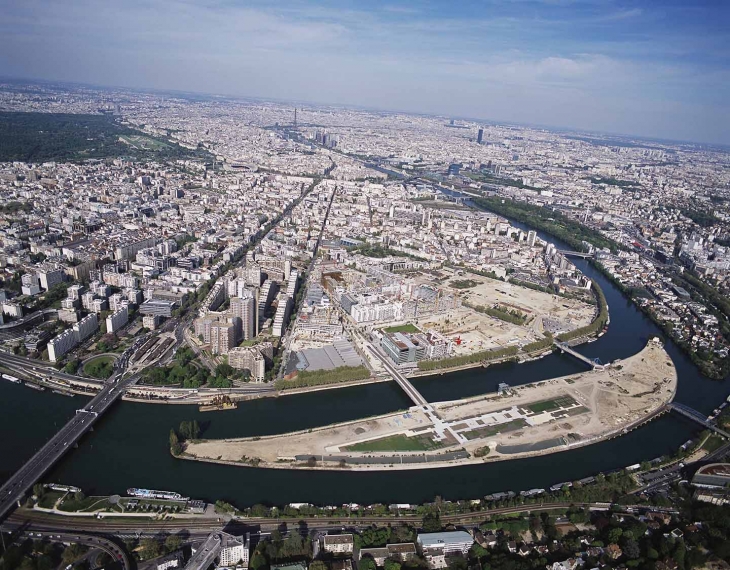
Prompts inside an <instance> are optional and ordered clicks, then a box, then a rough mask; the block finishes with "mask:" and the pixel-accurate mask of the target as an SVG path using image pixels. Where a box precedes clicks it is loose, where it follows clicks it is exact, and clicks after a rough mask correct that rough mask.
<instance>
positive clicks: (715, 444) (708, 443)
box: [702, 434, 725, 453]
mask: <svg viewBox="0 0 730 570" xmlns="http://www.w3.org/2000/svg"><path fill="white" fill-rule="evenodd" d="M723 443H725V441H724V440H723V439H722V438H721V437H720V436H719V435H716V434H712V435H711V436H710V437H708V438H707V439H706V440H705V443H704V444H703V445H702V449H704V450H705V451H707V453H712V452H713V451H717V450H718V449H719V448H720V447H722V445H723Z"/></svg>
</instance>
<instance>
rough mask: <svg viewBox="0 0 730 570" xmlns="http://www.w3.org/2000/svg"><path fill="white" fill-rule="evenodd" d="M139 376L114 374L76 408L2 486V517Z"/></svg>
mask: <svg viewBox="0 0 730 570" xmlns="http://www.w3.org/2000/svg"><path fill="white" fill-rule="evenodd" d="M136 380H137V377H135V376H130V377H129V378H126V379H124V380H120V379H119V376H116V375H115V376H112V378H110V379H109V381H107V382H106V384H104V386H103V388H102V389H101V390H100V391H99V393H98V394H96V396H94V397H93V398H92V399H91V400H90V401H89V402H88V403H87V404H86V405H85V406H84V407H83V408H81V409H79V410H76V415H75V416H74V417H73V418H71V420H70V421H69V422H68V423H67V424H66V425H64V426H63V427H62V428H61V429H60V430H59V431H58V432H57V433H56V434H55V435H54V436H53V437H52V438H51V439H50V440H49V441H48V442H47V443H46V444H45V445H44V446H43V447H41V448H40V450H38V451H37V452H36V453H35V455H33V457H31V458H30V459H29V460H28V461H27V462H26V463H25V465H23V466H22V467H21V468H20V469H19V470H18V471H17V472H16V473H15V474H14V475H13V476H12V477H10V479H8V480H7V481H6V482H5V484H4V485H3V486H2V487H0V520H2V519H3V518H4V517H5V516H6V515H7V514H8V512H9V511H10V510H12V509H13V507H14V506H15V503H16V502H19V501H21V500H22V499H23V498H24V497H25V495H26V493H27V492H28V490H29V489H30V488H31V487H32V486H33V484H34V483H36V482H37V481H38V480H39V479H40V478H41V477H42V476H43V475H44V473H46V471H48V470H49V469H50V468H51V466H52V465H53V464H55V463H56V462H57V461H58V460H59V459H60V458H61V457H63V455H65V454H66V452H67V451H68V450H69V449H70V448H72V447H73V446H74V444H75V443H76V442H77V441H78V440H79V439H80V438H81V436H82V435H84V433H86V431H88V430H89V429H90V428H91V426H93V425H94V423H95V422H96V420H97V419H98V418H99V416H100V415H101V414H103V413H104V412H105V411H106V410H107V409H108V408H109V406H111V404H112V403H113V402H115V401H116V400H117V398H119V397H120V396H121V395H122V394H123V393H124V392H125V391H126V390H127V388H128V387H129V386H130V385H132V384H134V382H135V381H136Z"/></svg>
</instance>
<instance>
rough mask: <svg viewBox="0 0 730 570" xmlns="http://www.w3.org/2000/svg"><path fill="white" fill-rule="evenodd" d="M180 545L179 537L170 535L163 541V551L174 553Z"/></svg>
mask: <svg viewBox="0 0 730 570" xmlns="http://www.w3.org/2000/svg"><path fill="white" fill-rule="evenodd" d="M181 544H182V541H181V540H180V537H179V536H178V535H176V534H171V535H170V536H168V537H167V538H166V539H165V551H166V552H175V551H176V550H179V549H180V545H181Z"/></svg>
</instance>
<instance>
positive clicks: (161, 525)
mask: <svg viewBox="0 0 730 570" xmlns="http://www.w3.org/2000/svg"><path fill="white" fill-rule="evenodd" d="M609 506H610V505H609V504H608V503H568V502H553V503H535V504H531V505H521V506H516V507H503V508H499V509H490V510H483V511H475V512H470V513H460V514H442V515H441V521H442V522H443V523H444V524H445V525H448V524H453V525H472V524H476V523H480V522H482V521H484V520H486V519H487V518H488V517H490V516H494V515H507V514H515V513H525V512H538V511H550V510H559V509H567V508H571V507H573V508H575V507H579V508H589V509H593V510H607V509H608V508H609ZM650 508H651V510H662V509H660V508H656V507H650ZM422 520H423V519H422V517H421V516H419V515H412V514H406V515H400V516H392V515H391V516H384V517H378V516H365V517H358V516H354V517H347V516H342V517H306V516H303V517H288V518H287V517H280V518H263V517H250V518H240V519H235V520H233V521H230V522H228V523H225V522H224V521H222V520H217V519H168V520H164V521H160V520H123V519H119V518H113V519H111V520H104V519H89V518H81V517H79V518H78V519H74V518H73V517H68V516H59V515H52V514H48V513H43V512H36V511H27V510H22V511H18V512H16V513H14V514H13V515H11V517H10V518H9V519H8V520H7V521H6V522H5V523H4V524H3V528H4V529H6V530H12V529H16V528H19V527H24V528H27V529H31V530H33V529H38V530H41V531H42V532H53V531H55V530H56V529H65V530H67V531H77V532H86V531H95V532H99V533H104V534H106V535H117V536H119V535H122V536H128V535H130V534H131V535H134V536H155V535H160V533H170V534H174V533H178V532H185V531H187V532H189V533H190V534H191V535H192V534H195V535H198V536H207V534H208V533H210V532H213V531H215V530H219V529H220V528H221V527H222V526H223V525H226V527H227V528H230V527H231V526H233V527H237V526H239V527H245V528H248V529H250V528H251V527H256V528H260V529H262V530H273V529H276V528H280V527H281V526H282V525H287V526H290V527H296V526H306V527H307V528H308V529H309V530H316V529H341V528H342V527H343V526H345V527H348V528H365V527H368V526H372V525H378V526H386V525H401V524H410V525H414V526H416V527H419V526H420V525H421V523H422Z"/></svg>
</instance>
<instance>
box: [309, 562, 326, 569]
mask: <svg viewBox="0 0 730 570" xmlns="http://www.w3.org/2000/svg"><path fill="white" fill-rule="evenodd" d="M309 570H328V568H327V564H325V563H324V562H323V561H322V560H313V561H312V563H311V564H310V565H309Z"/></svg>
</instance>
